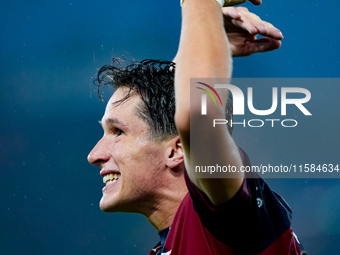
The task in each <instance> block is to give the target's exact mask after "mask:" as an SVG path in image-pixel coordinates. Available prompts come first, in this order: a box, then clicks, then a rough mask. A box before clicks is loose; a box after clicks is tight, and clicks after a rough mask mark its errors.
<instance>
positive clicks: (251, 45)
mask: <svg viewBox="0 0 340 255" xmlns="http://www.w3.org/2000/svg"><path fill="white" fill-rule="evenodd" d="M246 44H247V45H246V49H247V50H246V52H247V54H248V55H251V54H253V53H257V52H267V51H272V50H276V49H278V48H280V47H281V41H280V40H275V39H273V38H261V39H258V40H255V41H251V42H247V43H246ZM246 52H245V53H246Z"/></svg>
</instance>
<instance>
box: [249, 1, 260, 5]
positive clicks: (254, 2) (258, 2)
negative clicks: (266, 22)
mask: <svg viewBox="0 0 340 255" xmlns="http://www.w3.org/2000/svg"><path fill="white" fill-rule="evenodd" d="M249 2H251V3H252V4H253V5H260V4H262V0H249Z"/></svg>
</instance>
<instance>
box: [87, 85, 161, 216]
mask: <svg viewBox="0 0 340 255" xmlns="http://www.w3.org/2000/svg"><path fill="white" fill-rule="evenodd" d="M126 93H127V89H126V88H125V89H124V88H120V89H118V90H117V91H116V92H115V93H114V94H113V96H112V97H111V99H110V101H109V102H108V104H107V106H106V110H105V114H104V116H103V118H102V120H101V125H102V127H103V129H104V135H103V137H102V138H101V139H100V140H99V141H98V143H97V144H96V146H95V147H94V148H93V149H92V151H91V152H90V154H89V156H88V161H89V162H90V163H91V164H93V165H96V166H99V167H100V168H101V172H100V174H101V176H103V180H104V182H106V186H105V187H104V188H103V196H102V198H101V201H100V208H101V209H102V210H103V211H106V212H118V211H119V212H137V213H143V214H146V213H147V212H148V210H151V208H152V207H154V206H155V205H154V204H155V203H156V202H155V201H157V199H158V197H157V196H158V195H157V191H158V190H159V189H160V187H161V185H162V179H163V175H164V174H165V172H166V171H165V169H166V168H167V166H166V163H165V162H166V158H167V154H166V152H167V151H166V142H159V141H154V140H151V139H150V134H149V126H148V125H147V124H146V123H145V122H144V121H143V120H142V119H141V118H140V117H138V115H137V111H138V109H139V107H138V106H139V105H140V104H141V103H142V100H141V99H140V97H139V96H137V95H132V96H131V97H130V98H129V99H127V100H126V101H124V102H122V103H118V104H115V103H114V102H117V101H119V100H120V99H122V98H124V97H125V95H126Z"/></svg>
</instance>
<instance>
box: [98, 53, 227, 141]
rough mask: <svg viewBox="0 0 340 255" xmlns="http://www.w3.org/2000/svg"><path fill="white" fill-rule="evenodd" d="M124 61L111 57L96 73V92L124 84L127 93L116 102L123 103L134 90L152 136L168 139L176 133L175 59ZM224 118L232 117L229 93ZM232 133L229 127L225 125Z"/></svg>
mask: <svg viewBox="0 0 340 255" xmlns="http://www.w3.org/2000/svg"><path fill="white" fill-rule="evenodd" d="M123 64H124V61H123V60H121V59H119V58H113V60H112V64H111V65H105V66H103V67H102V68H101V69H100V70H99V71H98V74H97V86H98V95H99V98H100V99H102V98H101V93H100V92H101V86H103V85H111V86H113V88H114V89H118V88H122V87H126V88H128V89H129V91H128V93H127V95H126V96H125V97H124V98H123V99H121V100H120V101H117V102H115V103H118V104H119V103H122V102H124V101H125V100H127V99H128V98H130V96H132V95H133V94H134V93H137V94H138V95H140V97H141V99H142V101H143V102H144V104H143V103H142V104H141V105H139V106H138V109H137V115H138V116H139V117H141V118H142V119H143V120H144V121H145V122H146V123H147V124H148V125H149V127H150V131H151V132H150V135H151V138H154V139H159V140H163V139H167V138H172V137H174V136H176V135H177V134H178V133H177V129H176V125H175V87H174V79H175V63H174V62H171V61H166V60H151V59H146V60H143V61H141V62H133V63H131V64H130V65H127V66H126V67H124V65H123ZM229 95H230V96H229V99H228V103H227V113H226V118H227V119H228V120H230V118H232V97H231V93H229ZM228 129H229V132H230V134H231V132H232V128H231V127H230V126H229V125H228Z"/></svg>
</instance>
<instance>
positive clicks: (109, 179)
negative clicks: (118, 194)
mask: <svg viewBox="0 0 340 255" xmlns="http://www.w3.org/2000/svg"><path fill="white" fill-rule="evenodd" d="M119 177H120V174H118V173H109V174H106V175H104V176H103V182H104V183H106V186H107V185H110V184H112V183H115V182H116V181H117V180H118V179H119Z"/></svg>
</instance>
